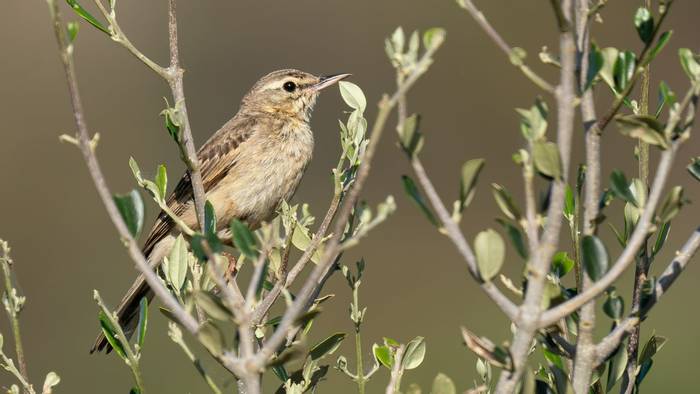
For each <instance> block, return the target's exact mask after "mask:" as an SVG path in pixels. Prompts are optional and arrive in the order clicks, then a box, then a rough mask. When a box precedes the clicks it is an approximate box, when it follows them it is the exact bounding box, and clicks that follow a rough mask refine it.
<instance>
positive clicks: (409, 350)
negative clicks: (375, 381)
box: [401, 337, 425, 369]
mask: <svg viewBox="0 0 700 394" xmlns="http://www.w3.org/2000/svg"><path fill="white" fill-rule="evenodd" d="M423 358H425V338H423V337H416V338H414V339H413V340H411V342H409V343H408V345H406V351H405V352H404V354H403V360H402V361H401V364H402V365H403V368H404V369H414V368H418V366H420V365H421V363H422V362H423Z"/></svg>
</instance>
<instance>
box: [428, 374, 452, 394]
mask: <svg viewBox="0 0 700 394" xmlns="http://www.w3.org/2000/svg"><path fill="white" fill-rule="evenodd" d="M430 394H457V388H456V387H455V384H454V382H453V381H452V379H450V378H449V377H448V376H447V375H445V374H443V373H439V374H437V376H436V377H435V380H433V388H432V389H431V390H430Z"/></svg>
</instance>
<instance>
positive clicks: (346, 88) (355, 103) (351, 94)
mask: <svg viewBox="0 0 700 394" xmlns="http://www.w3.org/2000/svg"><path fill="white" fill-rule="evenodd" d="M338 86H339V88H340V95H341V96H342V97H343V100H344V101H345V104H347V105H348V106H349V107H350V108H352V109H356V110H358V111H360V112H361V113H362V112H365V108H367V99H366V98H365V94H364V93H362V89H360V87H359V86H357V85H355V84H354V83H352V82H347V81H340V82H338Z"/></svg>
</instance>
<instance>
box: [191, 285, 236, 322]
mask: <svg viewBox="0 0 700 394" xmlns="http://www.w3.org/2000/svg"><path fill="white" fill-rule="evenodd" d="M194 302H195V303H196V304H197V305H198V306H199V307H200V308H202V310H203V311H204V313H206V314H207V315H208V316H210V317H212V318H214V319H216V320H222V321H226V320H230V319H231V317H232V316H233V315H232V314H231V311H229V310H228V308H227V307H226V306H224V304H223V303H222V302H221V299H219V297H216V296H215V295H213V294H212V293H210V292H208V291H202V290H200V291H195V292H194Z"/></svg>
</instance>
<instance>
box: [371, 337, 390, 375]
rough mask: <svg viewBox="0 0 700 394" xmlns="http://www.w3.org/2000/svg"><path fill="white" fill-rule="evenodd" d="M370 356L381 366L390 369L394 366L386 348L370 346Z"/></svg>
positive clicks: (375, 345) (388, 349)
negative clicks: (372, 355)
mask: <svg viewBox="0 0 700 394" xmlns="http://www.w3.org/2000/svg"><path fill="white" fill-rule="evenodd" d="M372 354H374V358H375V359H376V360H377V361H379V363H381V364H382V365H383V366H385V367H387V368H389V369H391V367H392V366H393V365H394V357H393V356H392V354H391V349H390V348H389V347H388V346H380V345H377V344H376V343H375V344H374V345H372Z"/></svg>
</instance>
